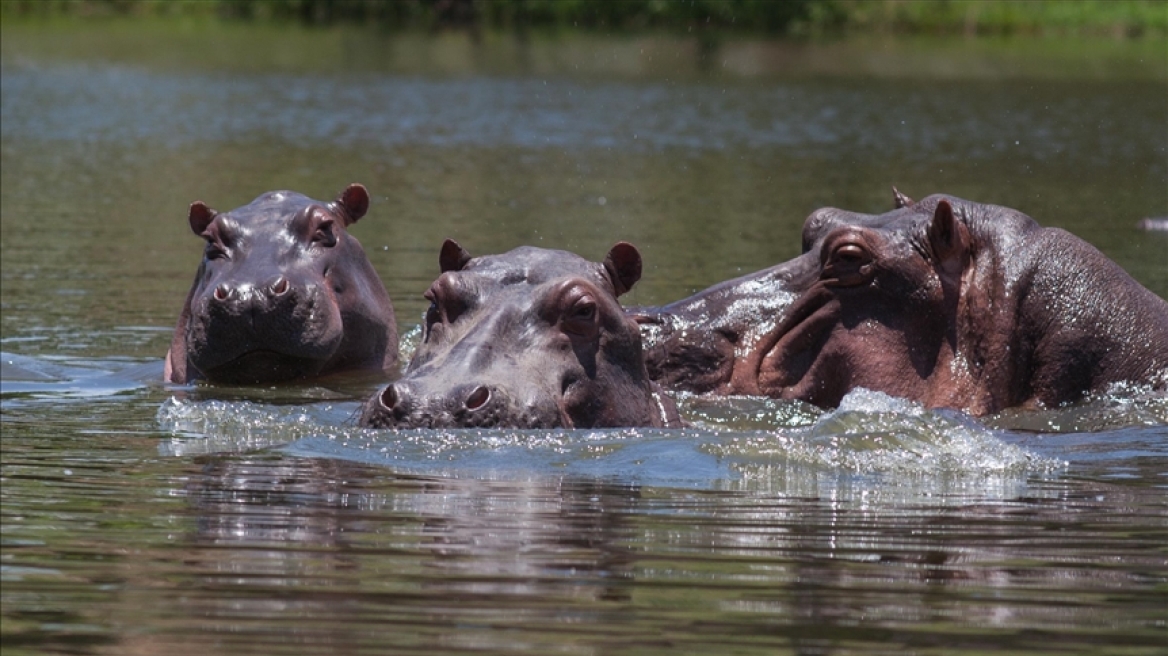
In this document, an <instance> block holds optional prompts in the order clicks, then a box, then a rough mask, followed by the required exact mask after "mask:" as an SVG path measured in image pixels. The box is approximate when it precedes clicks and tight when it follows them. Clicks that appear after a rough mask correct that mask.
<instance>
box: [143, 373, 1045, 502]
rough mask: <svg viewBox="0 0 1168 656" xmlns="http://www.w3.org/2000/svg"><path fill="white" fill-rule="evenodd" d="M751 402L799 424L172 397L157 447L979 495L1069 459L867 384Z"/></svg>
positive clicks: (684, 481) (654, 481) (442, 469)
mask: <svg viewBox="0 0 1168 656" xmlns="http://www.w3.org/2000/svg"><path fill="white" fill-rule="evenodd" d="M688 403H689V404H690V407H702V408H704V409H703V410H702V413H703V416H704V417H705V420H706V421H707V422H708V421H709V419H710V417H718V416H729V413H725V414H724V415H718V413H716V412H712V411H711V410H710V403H709V402H700V403H699V402H697V401H694V400H693V399H690V400H689V401H688ZM752 404H753V405H754V406H755V407H759V408H764V409H766V410H767V412H764V413H763V414H764V415H765V416H768V417H771V418H772V419H773V418H775V417H779V418H781V419H782V420H783V421H792V422H794V423H797V424H798V423H800V422H802V423H803V425H797V426H794V427H778V426H774V425H772V426H770V427H769V428H760V426H759V424H760V422H761V421H762V420H761V419H760V418H759V417H758V416H754V417H753V418H752V419H751V421H752V422H754V423H755V426H754V427H752V428H748V429H743V428H741V427H734V428H730V429H727V428H725V425H730V424H733V423H735V422H731V421H727V422H725V423H724V425H722V426H717V425H714V426H711V425H704V426H703V425H698V426H693V427H691V428H685V429H644V428H622V429H606V430H565V429H553V430H508V429H461V430H459V429H445V430H372V429H362V428H358V427H356V426H353V425H352V422H351V418H352V416H353V414H354V412H355V410H356V408H355V406H353V404H336V405H332V404H319V405H313V406H293V407H271V406H266V405H261V404H256V403H252V402H225V401H203V402H192V401H185V400H179V399H175V398H172V399H170V400H168V401H167V402H166V403H164V404H163V406H162V407H161V408H160V409H159V413H158V421H159V424H160V425H161V427H162V428H163V430H166V431H169V432H170V433H172V435H173V437H171V439H170V440H168V441H167V442H165V443H163V444H162V445H160V447H159V448H160V451H161V452H162V453H163V454H164V455H176V456H182V455H190V454H194V453H210V452H217V451H224V452H240V451H249V450H255V449H265V448H279V449H280V450H282V451H284V452H285V453H288V454H291V455H295V456H301V457H316V458H339V459H344V460H351V461H357V462H362V463H366V464H373V465H379V466H385V467H390V468H392V469H394V470H395V471H399V472H406V473H414V474H423V475H435V476H444V477H452V478H463V477H472V478H496V477H504V478H516V477H520V478H524V477H537V478H538V477H547V476H564V475H571V476H585V477H591V478H601V479H614V480H621V481H626V482H631V483H638V484H647V485H665V486H684V487H700V488H715V489H744V488H751V489H758V488H764V489H774V488H781V489H783V490H784V491H787V492H795V491H798V492H799V493H813V492H814V493H816V494H818V493H819V492H820V491H822V490H823V489H824V488H825V487H830V488H831V489H839V488H840V487H841V486H843V485H845V484H846V485H859V486H861V487H865V488H871V487H872V486H882V485H883V486H887V485H899V486H903V485H904V484H905V482H906V481H908V480H910V479H911V480H912V481H914V482H913V489H914V490H915V492H914V494H916V493H920V491H921V490H922V489H926V490H927V492H928V493H930V494H932V493H937V494H943V493H950V492H952V491H953V490H955V489H961V488H963V487H969V486H970V485H975V486H980V487H981V489H980V493H984V492H985V489H984V487H985V486H986V485H994V486H999V487H1002V488H1003V489H1015V488H1017V486H1018V485H1020V484H1022V483H1023V482H1024V481H1025V479H1026V477H1027V476H1029V475H1033V474H1036V473H1049V472H1054V471H1057V470H1059V469H1060V468H1061V467H1062V466H1063V465H1062V463H1061V462H1059V461H1056V460H1051V459H1048V458H1043V457H1041V456H1038V455H1036V454H1034V453H1031V452H1030V451H1027V450H1026V449H1023V448H1021V447H1018V446H1014V445H1011V444H1009V443H1008V442H1006V441H1003V440H1002V439H1001V438H1000V436H999V435H998V434H997V433H996V432H995V431H993V430H991V429H988V428H986V427H984V426H982V425H980V424H978V423H977V422H976V421H974V420H973V419H970V418H968V417H966V416H964V415H962V414H960V413H956V412H948V411H931V410H926V409H924V408H923V407H921V406H919V405H917V404H914V403H910V402H908V401H904V400H901V399H895V398H892V397H889V396H887V395H884V394H880V393H877V392H869V391H867V390H858V391H856V392H853V393H852V394H849V395H848V396H847V397H845V399H844V402H843V404H842V405H841V407H840V408H839V409H837V410H835V411H832V412H828V413H825V414H822V415H821V416H820V417H818V419H815V420H814V421H811V420H810V413H811V411H810V410H807V409H806V408H803V409H802V410H798V411H796V409H794V406H792V407H787V408H786V409H784V406H782V405H781V404H779V405H773V404H768V403H764V402H761V401H757V402H756V401H752V400H749V399H734V400H731V401H730V407H743V406H750V405H752ZM767 413H770V414H767ZM800 413H804V414H800ZM764 418H765V417H764ZM1004 481H1009V484H1006V483H1004Z"/></svg>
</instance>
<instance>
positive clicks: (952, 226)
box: [929, 200, 970, 273]
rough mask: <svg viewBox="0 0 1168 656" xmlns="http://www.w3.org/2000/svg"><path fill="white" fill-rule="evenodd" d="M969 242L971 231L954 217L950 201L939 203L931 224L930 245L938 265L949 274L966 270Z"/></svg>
mask: <svg viewBox="0 0 1168 656" xmlns="http://www.w3.org/2000/svg"><path fill="white" fill-rule="evenodd" d="M969 242H970V238H969V230H968V229H967V228H966V227H965V224H964V223H962V222H961V221H959V220H958V219H957V217H955V216H953V206H952V205H950V204H949V201H947V200H943V201H941V202H939V203H937V209H936V210H935V211H934V212H933V221H932V222H931V223H929V244H930V245H931V246H932V250H933V254H934V256H936V258H937V264H938V265H939V266H940V267H941V268H942V269H943V270H944V271H945V272H947V273H960V272H961V270H962V269H964V268H965V258H966V255H967V254H968V253H969Z"/></svg>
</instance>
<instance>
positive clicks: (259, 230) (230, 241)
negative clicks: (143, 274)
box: [165, 184, 398, 384]
mask: <svg viewBox="0 0 1168 656" xmlns="http://www.w3.org/2000/svg"><path fill="white" fill-rule="evenodd" d="M368 207H369V194H368V192H367V191H366V190H365V188H364V187H362V186H361V185H359V184H353V185H350V186H349V187H348V188H347V189H345V191H344V192H342V193H341V195H340V196H338V197H337V199H336V200H335V201H333V202H330V203H322V202H319V201H315V200H313V199H311V198H308V197H306V196H302V195H300V194H298V193H295V192H291V191H273V192H270V193H266V194H264V195H262V196H260V197H259V198H256V199H255V200H254V201H252V202H251V204H249V205H246V206H244V207H240V208H238V209H235V210H232V211H230V212H224V213H218V212H216V211H215V210H212V209H211V208H209V207H207V206H206V205H205V204H203V203H202V202H195V203H193V204H192V205H191V208H190V215H189V220H190V225H191V230H192V231H193V232H194V233H195V234H196V235H198V236H199V237H202V238H203V239H204V240H205V241H206V242H207V245H206V249H205V251H204V253H203V261H202V263H201V264H200V265H199V270H198V273H196V274H195V282H194V285H193V286H192V287H191V291H190V292H189V293H188V295H187V300H186V303H185V304H184V306H183V310H182V314H181V315H180V316H179V320H178V325H177V327H176V328H175V330H174V337H173V339H172V341H171V345H170V351H169V352H168V353H167V355H166V367H165V378H166V380H167V381H168V382H172V383H180V384H181V383H187V382H190V381H193V380H196V379H206V380H209V381H212V382H222V383H274V382H281V381H290V380H297V379H303V378H308V377H314V376H323V375H328V374H333V373H337V372H342V371H356V370H368V371H380V372H384V373H385V374H386V375H388V374H390V373H391V372H393V371H394V370H395V368H396V365H397V357H398V336H397V324H396V322H395V319H394V314H393V306H392V304H391V303H390V300H389V294H388V293H387V292H386V291H385V287H384V286H383V285H382V284H381V279H380V278H378V277H377V273H376V272H375V271H374V270H373V267H372V265H370V264H369V260H368V259H367V258H366V257H365V251H364V250H362V248H361V244H360V243H358V241H357V239H356V238H354V237H353V236H352V235H350V234H349V233H348V231H347V230H346V228H347V227H348V226H350V225H352V224H353V223H355V222H356V221H357V220H358V219H360V218H361V217H362V216H364V214H365V211H366V210H367V209H368Z"/></svg>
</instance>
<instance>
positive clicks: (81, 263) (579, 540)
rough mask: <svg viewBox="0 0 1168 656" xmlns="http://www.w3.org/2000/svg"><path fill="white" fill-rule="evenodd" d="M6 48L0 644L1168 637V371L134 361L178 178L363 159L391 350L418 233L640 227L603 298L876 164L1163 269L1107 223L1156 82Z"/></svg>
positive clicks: (863, 184)
mask: <svg viewBox="0 0 1168 656" xmlns="http://www.w3.org/2000/svg"><path fill="white" fill-rule="evenodd" d="M617 43H619V40H618V41H617ZM601 46H603V47H604V48H607V47H608V46H607V45H604V44H603V43H602V44H601ZM601 46H596V45H595V44H594V45H592V46H589V47H601ZM9 47H10V46H9V45H8V44H6V45H5V48H6V50H5V59H4V62H3V78H2V89H0V91H2V92H3V93H2V94H0V110H2V114H3V123H2V129H0V134H2V137H3V141H2V144H0V147H2V149H0V156H2V162H0V164H2V165H0V176H2V180H3V188H2V192H3V204H2V206H0V210H2V224H0V227H2V230H3V239H2V250H3V252H2V259H0V262H2V274H3V278H2V282H3V300H2V309H3V313H2V317H0V329H2V335H0V349H2V351H3V353H2V354H0V398H2V401H3V405H2V412H0V417H2V420H3V435H2V438H0V439H2V446H3V451H2V455H0V457H2V474H0V484H2V486H0V501H2V510H0V513H2V516H0V518H2V529H0V536H2V537H0V549H2V556H0V582H2V583H3V585H2V588H0V600H2V602H3V603H2V610H0V614H2V617H3V624H2V625H0V637H2V643H0V644H2V646H3V648H4V653H5V654H6V655H7V654H9V653H10V652H11V653H44V652H64V653H115V654H155V653H174V654H188V653H190V654H194V653H199V654H207V653H216V654H218V653H263V654H274V653H289V654H303V653H346V654H350V653H351V654H357V653H385V652H395V653H422V652H425V653H428V654H438V653H464V652H469V651H474V652H476V653H507V654H510V653H539V654H545V653H568V654H598V653H630V654H634V653H635V654H652V653H740V654H774V653H797V654H861V653H862V654H870V653H889V654H892V653H895V654H902V653H923V654H954V653H970V654H973V653H985V652H989V651H996V650H1003V651H1014V652H1042V651H1048V652H1052V653H1098V654H1113V653H1124V654H1157V653H1163V650H1164V648H1165V644H1168V642H1166V641H1168V611H1166V610H1165V609H1166V608H1168V605H1166V603H1165V599H1166V597H1165V591H1166V590H1168V552H1166V551H1165V546H1164V545H1166V544H1168V492H1166V491H1168V399H1166V398H1165V397H1164V396H1163V395H1162V394H1156V393H1153V392H1151V391H1149V390H1146V389H1142V388H1139V387H1130V386H1129V387H1125V386H1118V387H1116V388H1115V389H1113V390H1110V391H1108V392H1107V393H1104V394H1100V395H1097V396H1095V397H1092V398H1090V399H1086V400H1084V401H1083V402H1081V403H1079V404H1075V405H1073V406H1069V407H1066V408H1053V409H1047V410H1041V411H1007V412H1004V413H1002V414H1000V415H996V416H991V417H986V418H983V419H980V420H975V419H972V418H970V417H967V416H964V415H962V414H960V413H956V412H949V411H932V410H926V409H923V408H921V407H919V406H917V405H914V404H912V403H909V402H906V401H904V400H901V399H895V398H891V397H888V396H886V395H883V394H879V393H873V392H868V391H864V390H860V391H856V392H854V393H852V394H850V395H848V397H846V398H845V399H844V402H843V404H842V406H841V407H840V408H838V409H833V410H821V409H818V408H814V407H811V406H807V405H804V404H799V403H790V402H779V401H773V400H768V399H757V398H732V399H710V398H704V397H694V396H683V397H681V398H680V399H679V402H680V405H681V408H682V412H683V415H684V417H685V419H686V420H687V422H688V423H689V427H688V428H684V429H677V430H652V429H617V430H590V431H589V430H579V431H570V430H555V431H510V430H466V431H459V430H427V431H389V430H379V431H374V430H366V429H360V428H358V427H356V426H355V423H354V420H353V417H354V414H355V412H356V410H357V408H358V405H359V403H360V400H361V399H363V398H365V396H366V395H367V394H369V393H370V392H371V391H372V390H373V389H374V388H375V387H376V385H377V381H374V380H363V379H355V378H344V379H336V380H327V381H321V382H320V383H316V384H311V385H285V386H276V387H272V388H237V387H216V386H208V385H196V386H183V387H179V386H167V385H163V384H161V383H160V382H159V381H160V377H161V364H160V362H159V359H160V358H161V355H162V354H163V353H164V352H165V350H166V346H167V344H168V342H169V335H170V330H171V326H172V325H173V322H174V319H175V317H176V316H177V313H178V310H179V307H180V305H181V302H182V298H183V294H184V293H185V291H186V288H187V285H189V282H190V277H191V275H192V274H193V272H194V268H195V266H196V263H197V258H198V257H199V253H200V250H201V249H200V246H199V243H198V239H197V238H195V237H194V236H193V235H191V234H190V233H189V230H188V229H187V228H186V216H185V212H186V207H187V205H188V204H189V203H190V202H191V201H192V200H195V199H202V200H205V201H207V202H208V203H209V204H211V205H212V206H214V207H217V208H219V209H228V208H231V207H234V206H237V205H240V204H243V203H246V202H247V201H249V200H250V199H251V198H252V197H254V196H255V195H258V194H259V193H261V192H262V191H266V190H268V189H275V188H292V189H296V190H299V191H303V192H305V193H309V194H312V195H314V196H316V197H320V198H328V197H330V196H331V195H332V194H334V193H336V192H337V191H339V190H340V189H342V188H343V187H344V185H345V184H347V183H348V182H351V181H359V182H363V183H365V184H366V185H367V186H369V188H370V189H371V191H372V192H373V194H374V196H375V199H374V206H373V209H372V210H371V212H370V215H369V216H368V217H367V218H365V219H363V220H362V221H361V223H359V224H358V225H357V226H355V227H354V229H353V232H354V234H356V236H357V237H358V238H359V239H361V240H362V242H363V243H364V244H365V247H366V250H367V251H368V252H369V254H370V258H371V259H372V260H373V262H374V266H375V267H376V268H377V269H378V271H379V273H380V274H381V275H382V277H383V278H384V279H385V281H386V284H387V286H388V287H389V289H390V291H391V295H392V296H393V297H394V301H395V304H396V305H397V307H398V312H399V319H400V322H401V324H402V326H401V327H402V329H403V332H404V333H405V334H406V335H407V349H408V348H409V346H410V344H411V343H412V340H416V338H417V332H416V330H414V328H415V326H416V324H417V321H418V319H419V318H420V316H421V313H422V311H423V309H424V301H423V300H422V299H421V292H422V291H423V290H424V289H425V286H426V285H427V284H428V283H429V281H430V280H431V279H432V278H433V276H434V275H435V274H436V268H437V267H436V260H437V250H438V246H439V245H440V244H441V240H442V239H443V238H445V237H455V238H457V239H459V241H460V242H461V243H463V245H465V246H466V247H467V248H468V249H470V250H471V252H472V253H488V252H497V251H501V250H505V249H509V248H511V247H513V246H516V245H519V244H522V243H533V244H538V245H544V246H552V247H558V248H568V249H572V250H576V251H578V252H581V253H582V254H584V255H586V256H589V257H594V258H599V257H601V256H602V255H603V253H604V252H606V251H607V249H608V247H609V246H611V244H612V243H613V242H615V241H617V240H621V239H627V240H630V241H633V242H634V243H636V244H637V245H638V246H639V247H640V248H641V250H642V253H643V254H644V255H645V261H646V269H645V271H646V273H645V277H644V280H643V281H642V282H641V283H639V285H638V288H637V289H636V290H634V292H633V293H632V294H630V295H629V302H630V303H636V304H646V303H659V302H665V301H669V300H673V299H675V298H678V297H680V296H682V295H685V294H688V293H690V292H691V291H693V290H696V289H700V288H702V287H704V286H706V285H709V284H712V283H713V282H716V281H718V280H722V279H725V278H729V277H731V276H735V275H739V274H741V273H744V272H747V271H751V270H755V269H758V268H762V267H764V266H767V265H769V264H771V263H773V262H776V261H779V260H781V259H785V258H788V257H791V256H793V255H794V254H796V253H797V252H798V244H799V242H798V236H799V229H800V226H801V222H802V219H803V217H804V216H806V214H808V213H809V212H810V211H811V210H812V209H815V208H816V207H819V206H821V205H837V206H842V207H847V208H849V209H856V210H864V211H881V210H883V209H886V208H887V207H888V206H889V205H890V201H891V199H890V197H889V193H888V187H889V186H890V185H891V184H897V185H899V186H900V187H901V188H902V189H904V190H905V191H907V192H908V193H910V194H914V195H918V196H923V195H925V194H928V193H932V192H934V191H946V192H950V193H954V194H957V195H961V196H965V197H968V198H971V199H974V200H982V201H989V202H997V203H1001V204H1005V205H1010V206H1014V207H1018V208H1020V209H1023V210H1024V211H1027V212H1029V213H1031V214H1032V215H1034V216H1035V217H1036V218H1038V219H1039V221H1041V222H1043V223H1044V224H1047V225H1060V226H1063V227H1065V228H1067V229H1069V230H1071V231H1072V232H1075V233H1076V234H1079V235H1080V236H1083V237H1084V238H1086V239H1088V240H1090V241H1091V242H1092V243H1094V244H1095V245H1097V246H1098V247H1099V248H1100V249H1101V250H1103V251H1104V252H1105V253H1106V254H1107V255H1108V256H1110V257H1111V258H1113V259H1115V260H1116V261H1118V262H1119V263H1120V264H1121V265H1122V266H1124V268H1126V269H1127V270H1129V271H1130V272H1132V273H1133V275H1135V276H1136V277H1137V279H1139V280H1140V281H1141V282H1142V283H1143V284H1145V285H1146V286H1148V287H1149V288H1150V289H1152V290H1153V291H1155V292H1156V293H1158V294H1160V295H1161V296H1164V295H1165V294H1166V293H1168V267H1165V265H1164V262H1165V261H1168V259H1166V256H1168V239H1165V238H1164V236H1162V235H1159V234H1151V233H1143V232H1140V231H1138V230H1137V229H1136V227H1135V224H1136V221H1138V220H1139V219H1140V218H1141V217H1143V216H1152V215H1165V214H1168V157H1166V154H1165V153H1166V150H1165V149H1166V148H1168V120H1166V114H1168V107H1166V106H1165V104H1164V102H1163V100H1164V98H1165V96H1166V93H1168V87H1166V86H1165V83H1164V81H1163V80H1162V79H1159V78H1156V79H1152V80H1142V81H1122V82H1115V81H1110V82H1109V81H1107V80H1105V79H1104V80H1100V79H1083V80H1065V79H1060V80H1042V79H1026V78H1023V79H1015V78H1010V79H997V78H994V77H992V76H990V77H988V78H987V77H986V76H984V75H979V76H977V77H976V79H961V78H960V77H958V79H947V80H946V81H940V80H938V79H936V78H931V77H924V78H914V77H912V76H911V75H908V76H895V77H891V78H879V79H872V78H860V77H839V76H836V77H827V78H821V79H815V78H808V77H784V76H782V75H779V74H773V75H770V76H763V77H758V78H752V77H749V76H745V77H744V76H730V75H725V74H719V73H717V72H716V71H714V72H710V71H705V72H703V71H701V70H698V71H694V70H688V69H686V70H681V69H679V70H678V71H677V75H674V74H672V73H671V72H670V70H669V69H664V70H657V69H655V72H654V71H651V72H650V73H646V74H643V75H624V74H617V73H612V74H611V75H608V76H607V77H606V75H605V74H597V72H596V70H595V69H593V70H592V71H591V72H590V73H589V75H587V76H576V75H573V74H572V73H571V70H574V69H572V68H571V67H570V66H565V68H564V70H558V71H556V70H553V71H551V72H550V73H549V74H546V75H545V74H541V75H527V74H508V75H496V74H492V75H475V74H470V75H464V76H458V75H455V76H453V77H452V76H449V75H445V76H433V75H430V74H429V73H428V72H427V70H425V69H424V67H423V68H422V69H419V70H417V71H412V72H408V71H407V73H408V74H404V73H402V72H394V73H392V74H391V73H385V72H377V71H376V70H374V71H361V72H356V73H352V74H336V73H328V74H325V73H319V72H318V73H311V74H309V73H287V72H285V73H280V74H273V73H265V72H262V71H260V72H255V71H249V72H245V73H228V72H224V71H216V70H211V71H205V70H198V71H193V72H192V71H188V70H185V69H183V70H174V69H168V68H166V67H158V66H155V65H153V63H152V62H150V61H148V60H144V61H143V62H142V63H141V65H136V64H134V63H130V64H127V63H125V62H121V63H118V64H111V63H103V60H102V59H101V58H100V57H97V58H93V59H85V60H77V59H71V60H67V61H59V60H56V59H38V58H36V57H31V56H23V55H22V56H19V57H14V56H12V54H11V51H10V50H8V49H7V48H9ZM574 47H579V44H577V45H576V46H574ZM604 52H607V51H604ZM330 70H331V69H330ZM602 73H603V72H602ZM610 73H611V71H610Z"/></svg>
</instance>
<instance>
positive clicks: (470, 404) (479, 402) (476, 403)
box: [466, 385, 491, 410]
mask: <svg viewBox="0 0 1168 656" xmlns="http://www.w3.org/2000/svg"><path fill="white" fill-rule="evenodd" d="M490 400H491V390H490V389H488V388H487V387H485V386H483V385H479V386H478V387H476V388H475V389H474V391H473V392H471V393H470V396H468V397H466V408H467V410H478V409H479V408H481V407H483V406H484V405H486V403H487V401H490Z"/></svg>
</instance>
